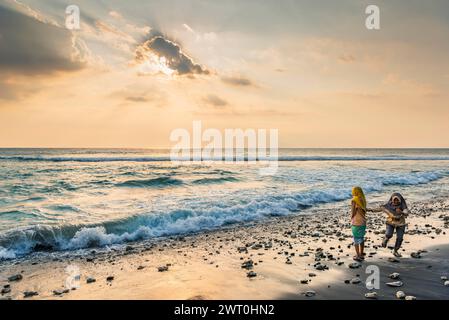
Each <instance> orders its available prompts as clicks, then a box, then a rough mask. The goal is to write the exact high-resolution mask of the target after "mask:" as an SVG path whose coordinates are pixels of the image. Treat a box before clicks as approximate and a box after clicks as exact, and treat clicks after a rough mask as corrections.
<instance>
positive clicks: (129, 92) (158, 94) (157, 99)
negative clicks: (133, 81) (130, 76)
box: [107, 85, 167, 107]
mask: <svg viewBox="0 0 449 320" xmlns="http://www.w3.org/2000/svg"><path fill="white" fill-rule="evenodd" d="M107 97H108V98H112V99H114V100H116V101H118V102H119V103H120V105H129V104H137V103H151V105H154V106H157V107H163V106H165V104H166V102H167V101H166V100H167V99H166V95H165V94H164V92H162V91H161V90H159V89H158V88H155V87H152V88H150V89H148V88H136V87H135V86H134V85H132V86H128V87H126V88H124V89H121V90H116V91H114V92H112V93H110V94H109V95H108V96H107Z"/></svg>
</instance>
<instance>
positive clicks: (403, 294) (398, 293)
mask: <svg viewBox="0 0 449 320" xmlns="http://www.w3.org/2000/svg"><path fill="white" fill-rule="evenodd" d="M405 297H406V294H405V293H404V291H398V292H396V298H398V299H404V298H405Z"/></svg>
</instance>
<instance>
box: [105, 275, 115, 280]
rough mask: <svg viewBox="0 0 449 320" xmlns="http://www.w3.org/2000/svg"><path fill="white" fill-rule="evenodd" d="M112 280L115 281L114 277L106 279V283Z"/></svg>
mask: <svg viewBox="0 0 449 320" xmlns="http://www.w3.org/2000/svg"><path fill="white" fill-rule="evenodd" d="M112 280H114V276H108V277H107V278H106V281H112Z"/></svg>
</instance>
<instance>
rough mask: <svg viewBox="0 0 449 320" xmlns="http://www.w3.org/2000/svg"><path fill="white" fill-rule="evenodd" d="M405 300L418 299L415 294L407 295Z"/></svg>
mask: <svg viewBox="0 0 449 320" xmlns="http://www.w3.org/2000/svg"><path fill="white" fill-rule="evenodd" d="M405 300H416V297H415V296H406V297H405Z"/></svg>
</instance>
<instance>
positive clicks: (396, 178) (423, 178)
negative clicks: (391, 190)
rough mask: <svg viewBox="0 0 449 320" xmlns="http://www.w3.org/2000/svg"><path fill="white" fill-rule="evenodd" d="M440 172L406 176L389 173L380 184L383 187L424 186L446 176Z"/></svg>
mask: <svg viewBox="0 0 449 320" xmlns="http://www.w3.org/2000/svg"><path fill="white" fill-rule="evenodd" d="M446 175H447V173H446V174H443V173H441V172H416V171H415V172H411V173H410V174H408V175H401V174H398V173H389V175H388V176H387V177H384V178H383V180H382V184H383V185H385V186H391V185H408V186H410V185H418V184H426V183H429V182H432V181H435V180H439V179H441V178H443V177H444V176H446Z"/></svg>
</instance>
